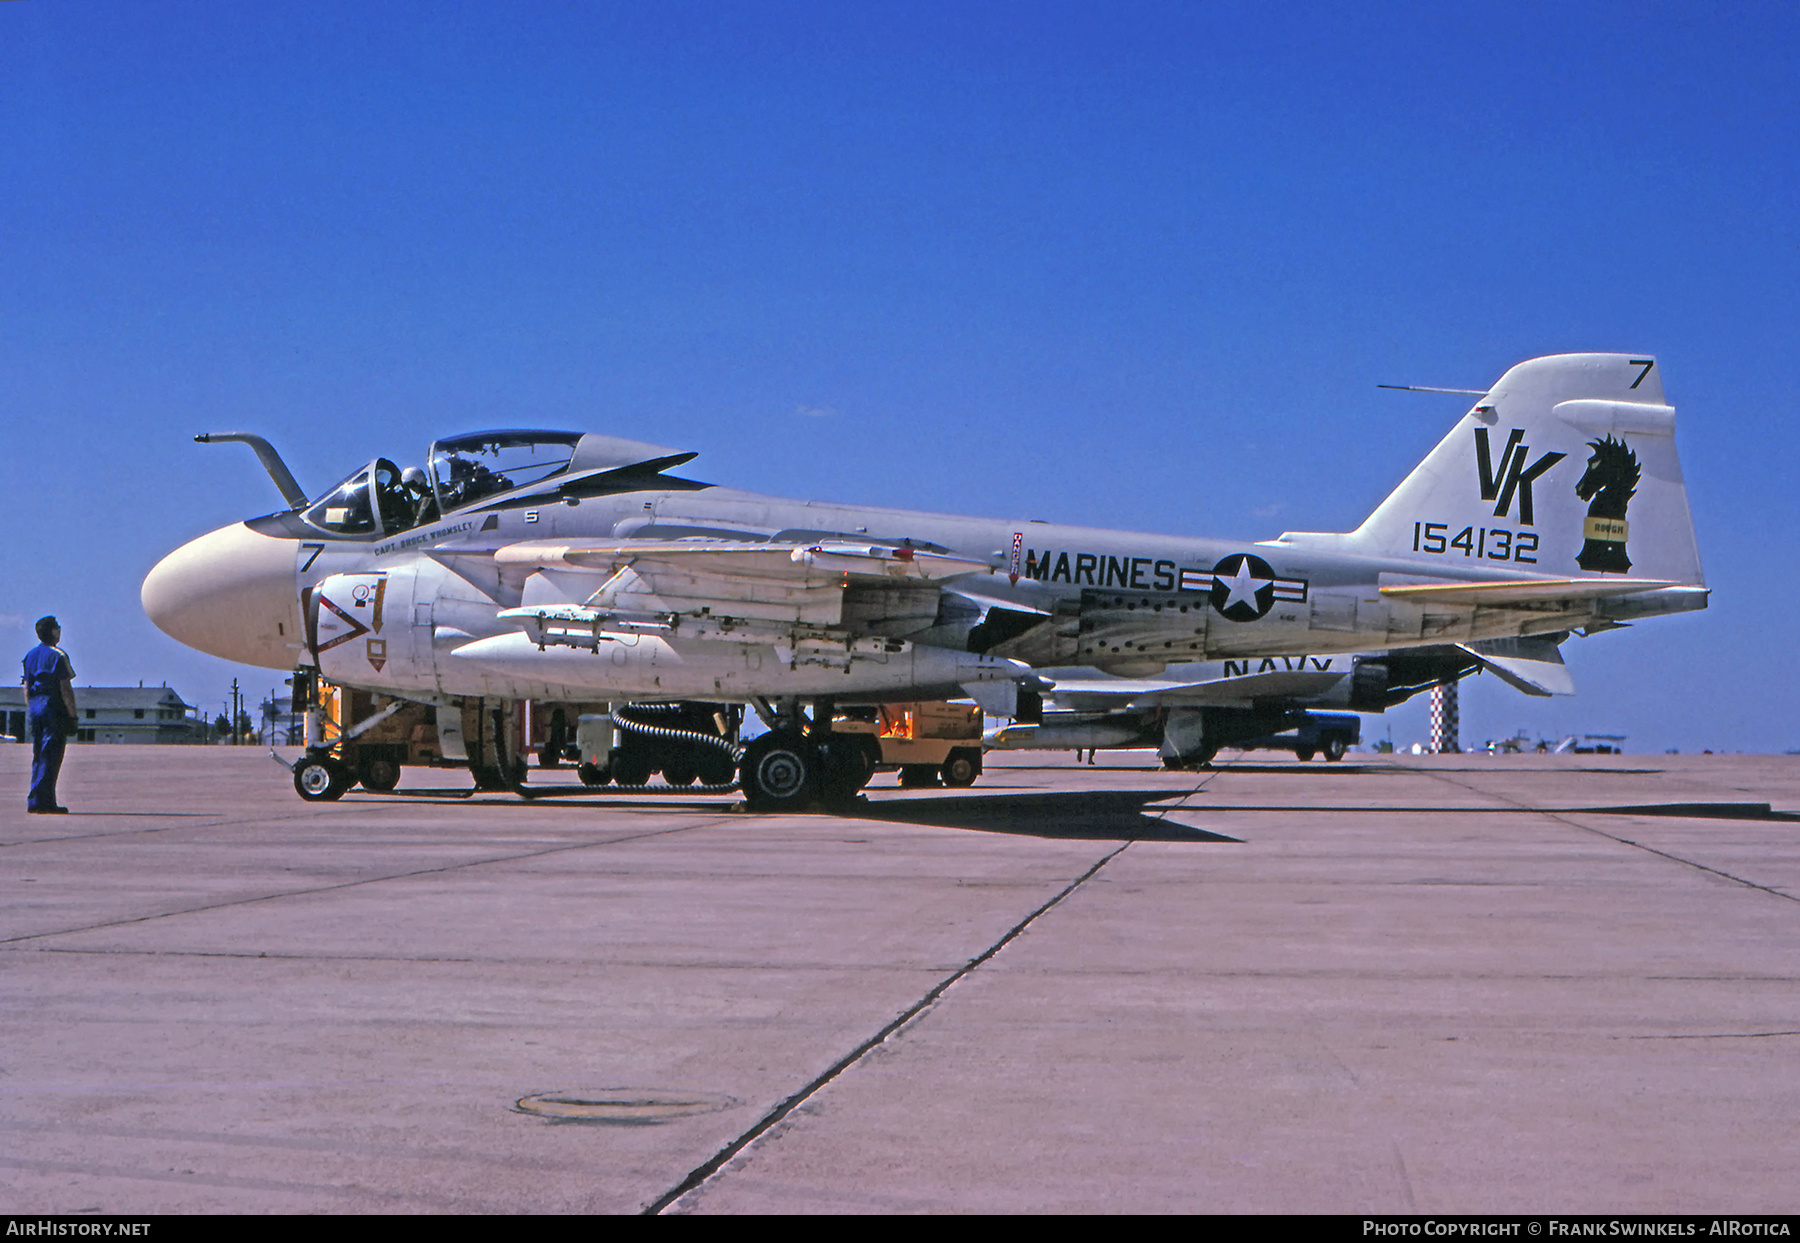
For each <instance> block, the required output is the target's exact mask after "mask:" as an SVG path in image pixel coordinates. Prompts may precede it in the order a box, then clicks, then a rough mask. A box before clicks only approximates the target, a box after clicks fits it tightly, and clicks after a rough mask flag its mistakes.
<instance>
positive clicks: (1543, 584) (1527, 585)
mask: <svg viewBox="0 0 1800 1243" xmlns="http://www.w3.org/2000/svg"><path fill="white" fill-rule="evenodd" d="M1677 585H1678V584H1676V583H1673V582H1670V581H1669V580H1667V579H1658V578H1526V579H1511V580H1507V581H1502V582H1491V583H1469V582H1462V583H1446V582H1443V581H1429V580H1428V581H1421V580H1419V579H1416V578H1414V577H1412V576H1411V575H1409V574H1385V573H1384V574H1382V576H1381V594H1382V595H1384V596H1387V597H1389V598H1390V599H1401V600H1417V601H1419V602H1420V603H1422V604H1431V603H1438V602H1441V603H1444V604H1491V605H1502V604H1554V603H1556V602H1557V601H1560V600H1603V599H1606V598H1608V597H1610V596H1630V595H1636V594H1637V593H1638V592H1640V591H1661V590H1662V589H1663V588H1665V587H1674V586H1677Z"/></svg>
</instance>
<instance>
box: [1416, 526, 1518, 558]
mask: <svg viewBox="0 0 1800 1243" xmlns="http://www.w3.org/2000/svg"><path fill="white" fill-rule="evenodd" d="M1537 550H1538V537H1537V532H1536V531H1508V530H1506V529H1505V528H1504V527H1464V528H1463V529H1462V530H1460V531H1458V532H1457V533H1456V534H1455V536H1451V535H1450V524H1449V523H1447V522H1415V523H1413V551H1414V552H1436V553H1443V554H1445V555H1452V554H1454V553H1458V552H1460V553H1462V555H1463V556H1465V557H1480V558H1482V559H1484V560H1487V561H1524V562H1528V563H1530V564H1532V565H1536V564H1537Z"/></svg>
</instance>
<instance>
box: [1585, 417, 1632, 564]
mask: <svg viewBox="0 0 1800 1243" xmlns="http://www.w3.org/2000/svg"><path fill="white" fill-rule="evenodd" d="M1588 448H1590V449H1592V450H1593V451H1594V454H1593V456H1592V457H1590V458H1588V464H1587V474H1585V475H1583V476H1582V477H1581V482H1580V483H1578V484H1576V485H1575V495H1576V496H1578V497H1580V498H1581V499H1582V500H1584V501H1589V500H1591V501H1592V502H1593V503H1592V504H1591V505H1589V506H1588V512H1587V525H1586V527H1585V528H1584V534H1585V535H1586V537H1587V542H1586V543H1585V544H1583V545H1582V546H1581V555H1580V556H1579V557H1576V558H1575V564H1577V565H1579V566H1580V567H1581V568H1582V569H1584V570H1599V571H1601V572H1605V573H1614V574H1623V573H1625V572H1626V571H1627V570H1629V569H1631V558H1629V557H1627V556H1626V555H1625V539H1626V536H1627V535H1628V534H1629V533H1630V528H1629V527H1628V526H1627V525H1626V522H1625V507H1626V506H1627V505H1629V504H1631V498H1632V497H1633V496H1636V495H1637V485H1638V460H1637V454H1635V453H1633V452H1632V451H1631V450H1630V449H1627V448H1626V447H1625V442H1624V441H1622V440H1614V439H1613V438H1612V437H1611V436H1608V437H1606V438H1605V439H1604V440H1590V441H1588Z"/></svg>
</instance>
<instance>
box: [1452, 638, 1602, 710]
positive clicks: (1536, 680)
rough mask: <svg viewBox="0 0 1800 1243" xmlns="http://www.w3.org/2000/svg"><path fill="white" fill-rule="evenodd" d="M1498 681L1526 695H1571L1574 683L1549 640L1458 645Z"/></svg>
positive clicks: (1509, 640)
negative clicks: (1498, 679)
mask: <svg viewBox="0 0 1800 1243" xmlns="http://www.w3.org/2000/svg"><path fill="white" fill-rule="evenodd" d="M1457 646H1458V647H1460V648H1461V649H1462V650H1463V651H1465V652H1467V653H1468V654H1469V655H1471V656H1473V657H1474V658H1475V659H1476V660H1478V661H1480V662H1481V667H1482V668H1484V669H1488V670H1491V671H1492V672H1493V673H1494V674H1495V675H1496V676H1497V677H1499V678H1500V680H1501V681H1503V682H1505V683H1506V684H1507V685H1508V686H1510V687H1512V688H1513V689H1514V690H1516V691H1519V692H1521V693H1523V694H1526V695H1534V696H1539V697H1547V696H1550V695H1573V694H1574V693H1575V680H1574V679H1573V678H1572V677H1570V676H1569V667H1568V666H1567V665H1565V664H1564V663H1563V658H1562V649H1561V648H1559V647H1558V646H1557V640H1556V639H1553V638H1550V637H1547V636H1546V637H1542V638H1527V639H1483V640H1481V641H1480V642H1478V643H1459V644H1457Z"/></svg>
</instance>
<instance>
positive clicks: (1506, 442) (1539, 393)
mask: <svg viewBox="0 0 1800 1243" xmlns="http://www.w3.org/2000/svg"><path fill="white" fill-rule="evenodd" d="M1278 542H1279V543H1284V544H1296V545H1302V546H1309V547H1311V546H1317V547H1330V548H1334V549H1337V550H1340V551H1343V552H1351V553H1362V554H1365V555H1369V556H1378V557H1403V558H1406V559H1407V560H1415V559H1416V560H1417V561H1419V562H1420V563H1421V572H1424V573H1429V572H1431V571H1429V570H1426V569H1425V568H1424V567H1425V566H1427V565H1432V566H1436V567H1439V568H1440V570H1441V571H1449V570H1450V569H1451V567H1452V566H1455V567H1457V568H1470V569H1472V568H1476V567H1477V566H1480V567H1485V568H1491V569H1500V568H1509V569H1532V570H1535V571H1536V572H1537V573H1540V574H1547V575H1559V576H1565V577H1582V576H1588V575H1595V574H1599V575H1605V574H1620V575H1629V576H1630V577H1631V578H1633V579H1662V580H1667V581H1670V582H1676V583H1681V584H1684V585H1692V586H1701V585H1703V584H1704V582H1705V579H1704V576H1703V574H1702V573H1701V569H1700V551H1699V548H1698V546H1697V545H1696V544H1695V541H1694V524H1693V519H1692V517H1691V516H1690V514H1689V512H1688V500H1687V487H1686V485H1685V484H1684V483H1683V482H1682V478H1681V463H1680V462H1679V461H1678V460H1677V458H1676V455H1675V411H1674V410H1673V409H1672V408H1671V407H1669V406H1667V405H1664V404H1663V388H1662V375H1661V372H1660V370H1659V369H1658V367H1657V363H1656V360H1655V359H1654V358H1652V357H1650V356H1648V355H1633V354H1557V355H1553V356H1551V357H1548V358H1534V359H1532V360H1530V361H1529V362H1523V363H1520V364H1519V365H1518V366H1516V367H1514V368H1513V369H1512V370H1511V371H1508V372H1507V373H1506V374H1505V375H1503V376H1501V377H1500V380H1499V382H1498V383H1496V384H1495V385H1494V387H1493V388H1492V389H1490V390H1489V391H1488V393H1487V395H1486V396H1484V397H1482V398H1481V399H1480V400H1479V401H1478V402H1477V403H1476V404H1475V408H1474V409H1472V410H1470V411H1469V413H1468V414H1466V415H1464V416H1463V418H1462V421H1461V422H1459V423H1458V424H1457V425H1456V427H1455V428H1454V429H1453V430H1452V431H1451V432H1450V434H1449V435H1448V436H1446V437H1444V439H1443V440H1442V441H1440V442H1439V443H1438V446H1437V448H1435V449H1433V450H1432V451H1431V453H1430V454H1429V455H1428V456H1427V457H1426V458H1425V460H1424V461H1423V462H1421V463H1419V465H1418V466H1417V467H1416V468H1415V469H1414V470H1413V472H1412V474H1410V475H1408V476H1407V477H1406V479H1405V480H1404V481H1403V482H1402V483H1401V484H1400V486H1399V487H1398V488H1396V489H1394V491H1393V493H1392V495H1390V496H1389V497H1388V498H1387V499H1386V500H1385V501H1383V502H1382V503H1381V504H1380V505H1379V506H1377V507H1376V509H1375V512H1374V513H1372V514H1370V515H1369V517H1368V519H1367V520H1366V521H1365V522H1364V523H1363V524H1362V525H1361V526H1360V527H1358V528H1357V529H1356V530H1354V531H1352V532H1349V533H1348V534H1345V535H1315V534H1309V533H1305V532H1292V533H1289V534H1287V535H1283V536H1282V537H1281V539H1280V540H1279V541H1278Z"/></svg>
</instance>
